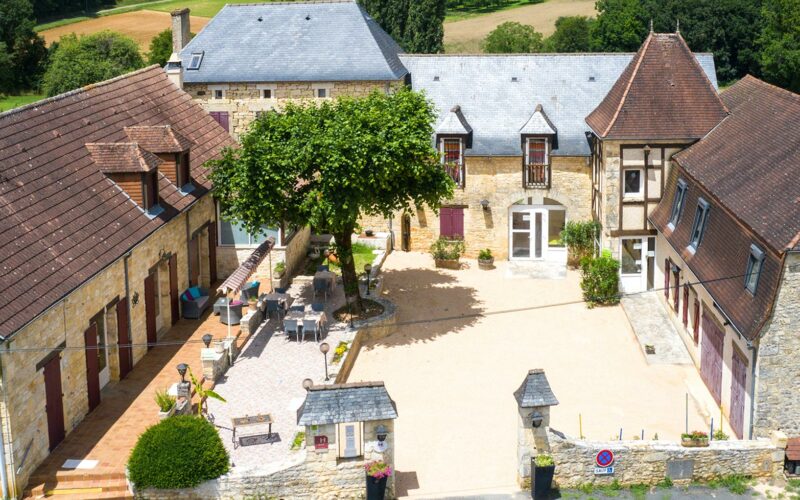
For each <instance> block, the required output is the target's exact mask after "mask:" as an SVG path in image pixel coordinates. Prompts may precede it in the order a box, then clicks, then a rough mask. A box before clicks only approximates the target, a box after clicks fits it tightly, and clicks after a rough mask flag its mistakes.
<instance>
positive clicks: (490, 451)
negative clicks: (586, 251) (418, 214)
mask: <svg viewBox="0 0 800 500" xmlns="http://www.w3.org/2000/svg"><path fill="white" fill-rule="evenodd" d="M468 264H469V268H468V269H464V270H460V271H450V270H441V269H435V268H434V267H433V262H432V259H431V258H430V257H429V256H428V255H426V254H420V253H403V252H395V253H393V254H391V255H390V256H389V257H388V259H387V261H386V263H385V265H384V280H385V284H384V290H385V296H386V297H387V298H389V299H391V300H393V301H394V302H395V303H396V304H397V306H398V321H399V324H398V326H397V330H396V331H395V332H394V333H393V334H392V335H390V336H388V337H385V338H383V339H381V340H378V341H375V342H372V343H369V344H367V345H366V346H365V348H364V349H363V350H362V351H361V353H360V354H359V357H358V359H357V361H356V364H355V368H354V370H353V372H352V374H351V376H350V378H349V381H351V382H353V381H359V380H383V381H385V383H386V387H387V389H388V390H389V393H390V395H391V396H392V398H393V399H394V400H395V401H396V403H397V409H398V413H399V419H398V420H397V422H396V436H395V438H396V440H395V442H396V443H397V449H396V462H397V463H396V466H397V471H398V473H397V481H398V483H397V484H398V494H399V495H401V496H405V495H408V496H425V497H436V496H469V495H481V494H489V493H492V494H494V493H511V492H514V491H515V490H517V489H518V488H517V486H516V478H515V470H516V430H517V409H516V402H515V400H514V397H513V395H512V393H513V392H514V390H516V389H517V387H518V386H519V385H520V383H521V382H522V380H523V378H524V377H525V374H526V373H527V371H528V370H529V369H531V368H543V369H545V371H546V373H547V376H548V378H549V380H550V384H551V385H552V388H553V391H554V393H555V395H556V397H557V398H558V399H559V401H560V405H559V406H556V407H554V408H553V410H552V418H551V427H553V428H554V429H557V430H560V431H562V432H565V433H567V434H570V435H573V436H578V435H579V432H580V429H579V416H580V417H582V420H583V435H584V436H586V437H587V438H590V439H601V440H602V439H611V438H614V437H616V436H618V435H619V433H620V428H622V432H623V436H624V438H626V439H632V438H633V437H634V436H640V435H641V433H642V431H643V430H644V435H645V437H646V438H648V439H651V438H653V437H654V435H655V434H656V433H657V434H658V436H659V438H662V439H674V440H677V439H679V435H680V433H681V432H683V430H684V426H685V402H686V397H687V393H690V396H689V399H688V401H689V404H688V409H689V412H688V416H689V427H690V430H691V429H695V428H697V429H707V428H708V426H707V420H708V417H707V416H705V415H703V414H702V412H701V410H699V408H705V407H706V406H707V401H705V399H708V400H710V398H711V396H710V395H709V394H708V392H707V391H705V389H704V385H703V383H702V381H701V380H700V377H699V375H698V373H697V371H696V370H695V368H694V367H693V366H689V365H649V364H648V363H647V362H646V360H645V359H644V354H643V353H642V350H641V348H640V346H639V343H638V342H637V340H636V337H635V335H634V333H633V332H632V330H631V327H630V325H629V323H628V320H627V318H626V316H625V313H624V312H623V310H622V308H621V307H618V306H617V307H602V308H595V309H588V308H587V307H586V306H585V305H584V304H583V303H582V302H581V295H580V289H579V286H578V279H579V277H578V275H577V274H576V273H575V272H572V271H569V272H568V273H567V276H566V278H565V279H556V280H544V279H532V278H519V277H515V278H513V279H511V278H509V277H508V273H507V269H506V267H507V264H508V263H507V262H498V263H497V268H496V269H494V270H492V271H482V270H478V269H477V265H476V263H475V262H474V261H469V262H468ZM515 274H517V275H518V274H519V273H515Z"/></svg>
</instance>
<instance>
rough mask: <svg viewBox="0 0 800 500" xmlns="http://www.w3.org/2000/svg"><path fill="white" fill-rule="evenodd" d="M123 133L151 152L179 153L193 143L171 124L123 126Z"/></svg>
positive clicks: (186, 149)
mask: <svg viewBox="0 0 800 500" xmlns="http://www.w3.org/2000/svg"><path fill="white" fill-rule="evenodd" d="M125 134H126V135H127V136H128V139H130V140H131V142H136V143H138V144H139V145H140V146H142V147H143V148H144V149H146V150H148V151H150V152H151V153H181V152H183V151H188V150H189V149H190V148H191V147H192V146H193V145H194V144H193V143H192V141H190V140H189V139H187V138H186V137H184V136H182V135H181V134H179V133H178V132H177V131H176V130H175V129H174V128H172V126H171V125H158V126H152V125H145V126H136V127H125Z"/></svg>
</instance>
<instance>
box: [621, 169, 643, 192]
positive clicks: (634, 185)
mask: <svg viewBox="0 0 800 500" xmlns="http://www.w3.org/2000/svg"><path fill="white" fill-rule="evenodd" d="M642 174H643V170H642V169H640V168H630V169H626V170H624V171H623V177H624V178H623V183H624V184H623V187H624V191H623V197H624V198H641V197H642V196H644V182H643V175H642Z"/></svg>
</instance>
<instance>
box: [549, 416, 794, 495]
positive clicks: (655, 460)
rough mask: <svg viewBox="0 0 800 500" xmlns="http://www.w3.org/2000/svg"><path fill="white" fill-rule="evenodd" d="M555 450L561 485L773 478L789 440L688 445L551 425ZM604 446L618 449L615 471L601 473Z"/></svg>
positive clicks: (616, 451) (552, 443)
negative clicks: (572, 434) (593, 435)
mask: <svg viewBox="0 0 800 500" xmlns="http://www.w3.org/2000/svg"><path fill="white" fill-rule="evenodd" d="M548 439H549V442H550V450H551V454H552V456H553V460H554V461H555V464H556V473H555V481H556V482H557V483H558V485H559V487H561V488H574V487H576V486H579V485H581V484H586V483H597V484H610V483H611V482H613V481H614V480H617V481H619V483H620V484H622V485H632V484H640V483H644V484H650V485H653V484H656V483H658V482H660V481H662V480H663V479H664V478H665V477H670V479H672V480H673V481H676V482H689V481H708V480H710V479H714V478H718V477H721V476H728V475H733V474H741V475H746V476H752V477H763V478H770V477H773V476H777V475H779V474H780V473H781V471H782V470H783V458H784V449H783V448H785V446H786V444H785V440H784V441H782V442H781V441H779V440H776V442H775V443H773V442H771V441H770V440H766V439H764V440H757V441H712V442H711V443H710V444H709V446H708V447H707V448H684V447H683V446H681V445H680V444H678V443H671V442H666V441H580V440H575V439H571V438H569V437H567V436H564V435H563V434H561V433H559V432H557V431H554V430H552V429H551V430H550V431H549V433H548ZM600 450H611V451H612V452H613V453H614V457H615V460H614V464H613V466H614V474H611V475H595V474H594V468H595V461H594V460H595V456H596V455H597V453H598V452H599V451H600Z"/></svg>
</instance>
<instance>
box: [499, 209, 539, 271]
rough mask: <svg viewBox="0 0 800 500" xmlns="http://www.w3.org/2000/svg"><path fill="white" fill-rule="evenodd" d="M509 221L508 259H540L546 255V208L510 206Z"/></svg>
mask: <svg viewBox="0 0 800 500" xmlns="http://www.w3.org/2000/svg"><path fill="white" fill-rule="evenodd" d="M509 222H510V224H509V241H508V247H509V250H510V251H509V252H508V256H509V260H540V259H545V258H546V257H547V237H548V227H549V225H548V210H547V209H544V208H533V207H525V206H520V207H511V212H510V213H509Z"/></svg>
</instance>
